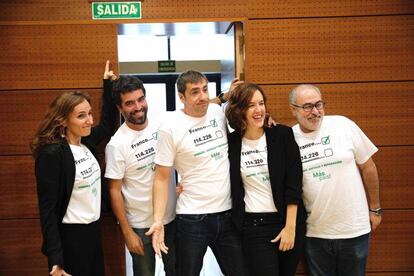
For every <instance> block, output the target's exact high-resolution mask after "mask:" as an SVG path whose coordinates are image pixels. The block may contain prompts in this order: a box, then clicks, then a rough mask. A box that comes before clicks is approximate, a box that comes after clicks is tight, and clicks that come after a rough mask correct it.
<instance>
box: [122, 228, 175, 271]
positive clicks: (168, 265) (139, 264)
mask: <svg viewBox="0 0 414 276" xmlns="http://www.w3.org/2000/svg"><path fill="white" fill-rule="evenodd" d="M133 230H134V232H135V233H136V234H137V235H138V236H139V237H140V238H141V240H142V243H143V244H144V253H145V254H144V256H142V255H138V254H136V253H131V252H130V254H131V256H132V266H133V270H134V276H154V274H155V252H154V249H153V248H152V242H151V237H149V236H146V235H145V232H147V231H148V228H133ZM164 233H165V244H166V245H167V246H168V254H162V262H163V263H164V271H165V275H166V276H175V275H177V274H176V267H175V266H176V248H175V238H176V223H175V221H172V222H170V223H168V224H166V225H164Z"/></svg>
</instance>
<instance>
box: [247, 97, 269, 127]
mask: <svg viewBox="0 0 414 276" xmlns="http://www.w3.org/2000/svg"><path fill="white" fill-rule="evenodd" d="M265 115H266V106H265V101H264V98H263V94H262V93H261V92H260V91H259V90H256V91H255V92H254V93H253V97H252V99H251V100H250V102H249V104H248V106H247V109H246V110H245V112H244V119H245V121H246V125H247V128H246V132H249V131H250V130H253V129H259V128H263V125H264V120H265Z"/></svg>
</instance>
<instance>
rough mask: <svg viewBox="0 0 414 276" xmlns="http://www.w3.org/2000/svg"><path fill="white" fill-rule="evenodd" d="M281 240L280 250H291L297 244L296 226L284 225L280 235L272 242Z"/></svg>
mask: <svg viewBox="0 0 414 276" xmlns="http://www.w3.org/2000/svg"><path fill="white" fill-rule="evenodd" d="M279 240H280V244H279V250H280V251H287V250H291V249H292V248H293V246H295V227H286V226H285V227H284V228H283V229H282V231H280V233H279V235H277V237H276V238H274V239H273V240H271V241H270V242H272V243H276V242H278V241H279Z"/></svg>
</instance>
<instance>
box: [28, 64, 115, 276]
mask: <svg viewBox="0 0 414 276" xmlns="http://www.w3.org/2000/svg"><path fill="white" fill-rule="evenodd" d="M109 65H110V64H109V61H107V63H106V66H105V72H104V95H103V105H102V111H101V122H100V123H99V124H98V125H97V126H95V127H92V124H93V118H92V109H91V105H90V99H89V96H88V95H87V94H85V93H82V92H67V93H63V94H61V95H60V96H58V97H57V98H55V99H54V100H53V102H52V103H51V104H50V106H49V108H48V110H47V112H46V114H45V116H44V118H43V120H42V121H41V122H40V124H39V127H38V129H37V132H36V134H35V137H34V139H33V142H32V144H31V148H32V152H33V156H34V158H35V174H36V183H37V193H38V199H39V212H40V222H41V228H42V234H43V245H42V252H43V254H44V255H46V256H47V258H48V265H49V271H50V275H74V276H79V275H85V276H86V275H88V276H89V275H90V276H92V275H93V276H96V275H98V276H99V275H104V263H103V252H102V244H101V228H100V212H101V191H102V190H101V189H102V188H101V172H100V168H99V163H98V161H97V158H96V145H98V144H99V143H100V142H101V141H102V140H104V139H106V138H108V137H110V136H111V134H112V131H113V129H114V126H115V121H116V107H115V105H113V104H112V103H111V102H112V100H111V83H110V80H109V79H110V78H112V77H113V76H114V75H113V72H112V71H110V70H109Z"/></svg>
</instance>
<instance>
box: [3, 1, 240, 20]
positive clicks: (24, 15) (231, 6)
mask: <svg viewBox="0 0 414 276" xmlns="http://www.w3.org/2000/svg"><path fill="white" fill-rule="evenodd" d="M16 2H17V3H16ZM96 2H99V1H96ZM124 2H127V1H124ZM246 6H247V4H246V1H238V0H224V1H216V0H205V1H197V5H195V2H194V1H193V0H150V1H142V6H141V9H142V20H146V19H161V20H162V19H179V20H181V21H182V20H183V19H190V18H191V19H197V20H200V19H203V18H205V19H207V18H210V19H211V18H225V17H229V18H232V17H245V15H246ZM195 7H196V8H195ZM0 10H1V11H2V15H1V18H0V22H3V23H5V22H6V23H7V22H11V21H46V22H47V21H51V22H54V21H60V22H65V21H67V22H70V21H74V20H75V21H76V20H77V21H79V20H86V22H87V21H90V22H89V23H92V22H94V23H102V20H100V21H98V20H95V21H93V20H92V8H91V4H90V3H89V1H88V0H72V1H69V2H68V1H65V0H42V1H26V2H25V1H19V2H18V1H15V2H13V1H11V2H1V3H0ZM142 20H129V22H140V21H142ZM120 22H122V21H120ZM32 23H36V22H32Z"/></svg>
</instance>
